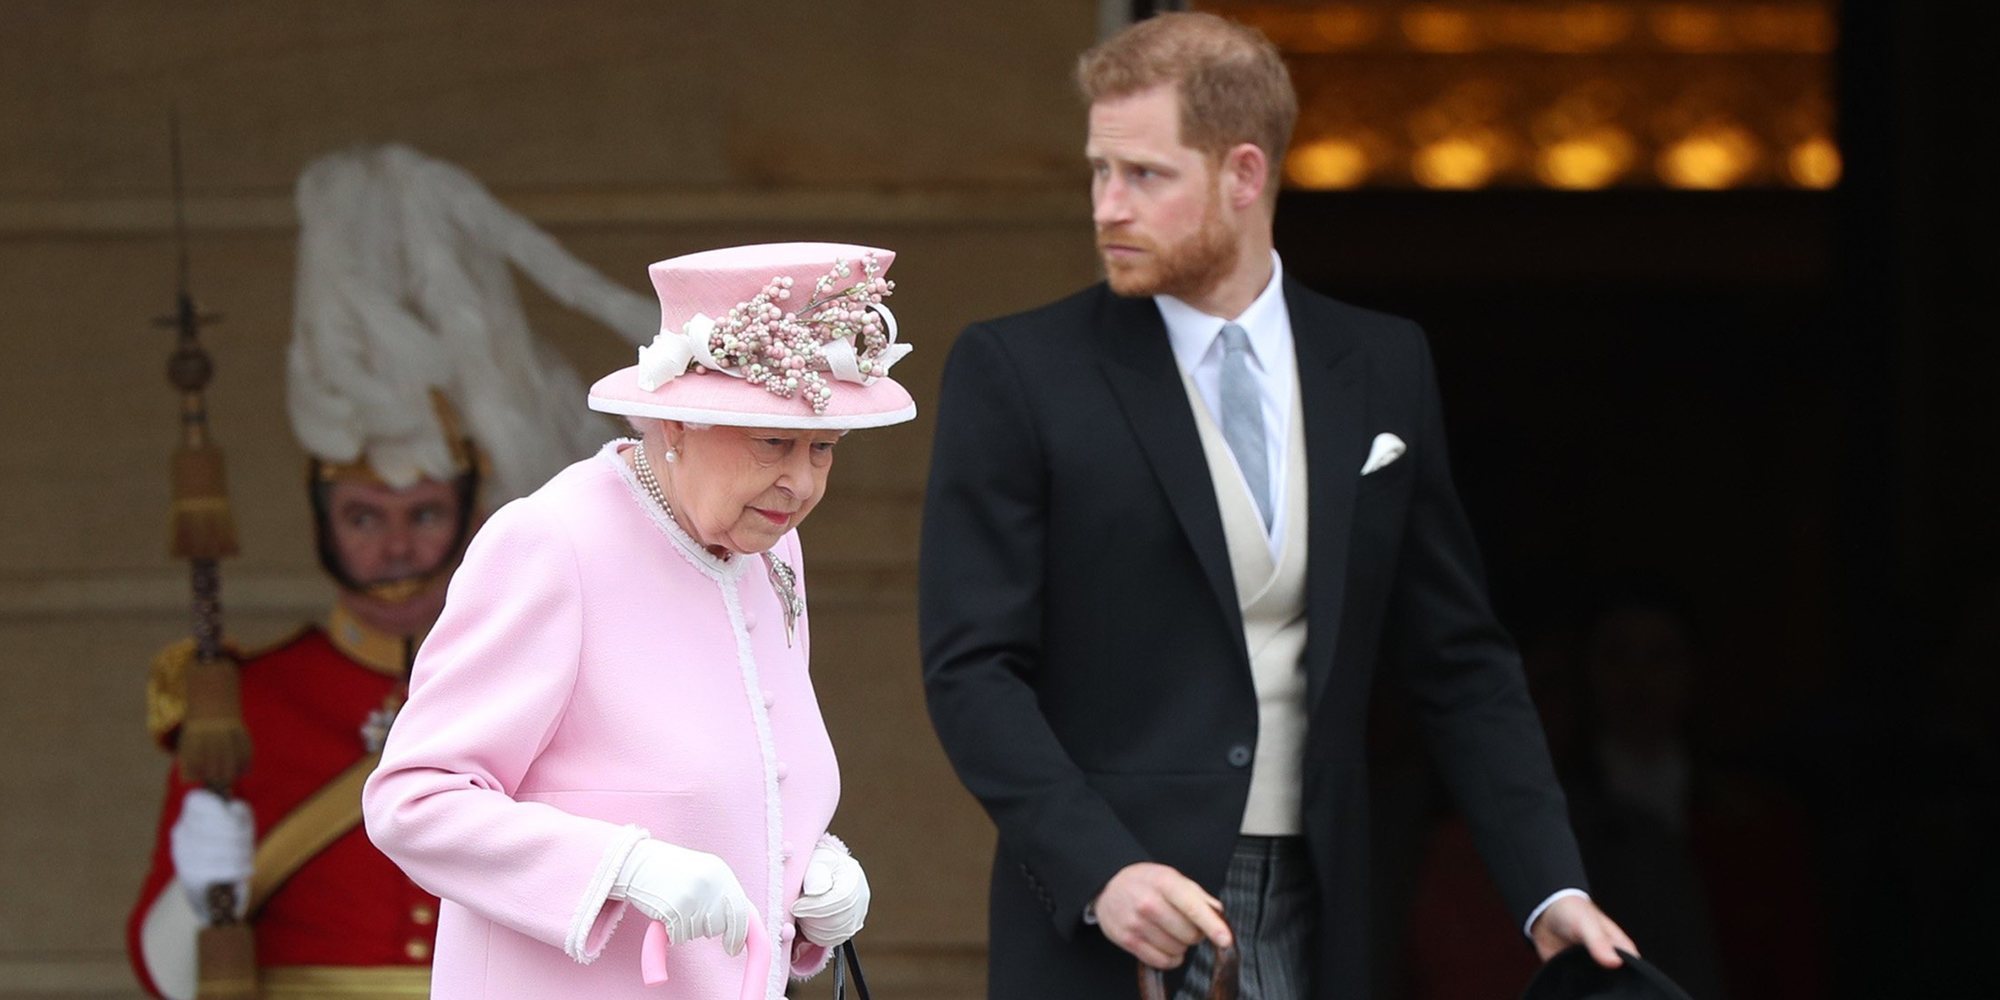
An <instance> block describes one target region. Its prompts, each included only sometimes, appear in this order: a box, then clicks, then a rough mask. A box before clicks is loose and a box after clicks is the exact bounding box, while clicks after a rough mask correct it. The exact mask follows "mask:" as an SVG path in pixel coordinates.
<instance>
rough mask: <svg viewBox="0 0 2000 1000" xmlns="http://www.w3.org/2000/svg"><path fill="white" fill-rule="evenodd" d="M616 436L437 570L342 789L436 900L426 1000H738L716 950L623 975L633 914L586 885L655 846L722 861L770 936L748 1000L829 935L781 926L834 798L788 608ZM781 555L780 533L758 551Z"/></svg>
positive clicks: (825, 745) (792, 554) (802, 627)
mask: <svg viewBox="0 0 2000 1000" xmlns="http://www.w3.org/2000/svg"><path fill="white" fill-rule="evenodd" d="M621 447H622V445H621V444H619V443H614V444H612V445H607V446H606V447H605V449H604V450H603V451H601V452H599V453H598V454H597V455H596V456H595V457H593V458H590V459H587V460H585V461H582V462H578V463H577V464H575V465H572V466H570V467H569V468H568V469H565V470H563V471H562V472H561V473H559V474H558V475H557V476H556V477H555V478H554V479H552V480H550V481H549V482H548V484H547V485H545V486H543V487H542V488H541V489H539V490H537V491H535V493H533V494H532V495H530V496H527V497H524V498H522V499H520V500H517V501H515V502H513V503H510V504H508V505H506V506H505V507H502V508H501V509H500V510H499V511H498V512H496V513H495V514H494V515H493V517H492V519H491V520H489V521H488V522H487V524H486V525H485V527H483V528H481V529H480V531H479V533H478V535H477V536H476V537H475V538H474V539H473V541H472V544H471V546H470V548H469V549H468V551H467V552H466V556H465V563H464V565H463V566H462V567H461V568H460V569H459V571H458V573H457V574H456V576H455V577H454V578H453V580H452V584H451V592H450V597H449V599H448V601H447V603H446V605H445V609H444V615H443V617H441V618H440V619H439V620H438V623H437V627H436V628H435V629H433V630H432V631H431V634H430V637H429V639H427V640H426V641H425V643H424V646H423V649H422V651H421V652H420V653H419V654H418V656H417V662H416V670H415V673H414V675H413V676H412V679H411V684H410V699H409V702H408V704H406V705H404V706H403V710H402V714H401V715H400V716H399V717H398V718H397V719H396V723H395V726H394V728H393V729H392V731H391V732H390V734H389V742H388V746H387V748H386V749H385V750H384V752H383V756H382V764H381V767H380V768H379V769H378V770H377V771H376V772H375V774H374V775H373V777H371V778H370V779H369V781H368V786H367V790H366V792H365V793H364V795H363V805H364V808H365V811H366V815H367V822H368V835H369V836H370V837H371V838H373V839H374V841H375V843H376V845H377V846H379V847H380V848H381V849H382V851H383V852H384V853H386V854H387V855H388V856H389V857H390V858H392V859H394V860H395V861H396V863H397V864H399V865H401V866H402V868H403V870H404V871H405V872H407V873H409V875H410V877H411V878H413V879H415V880H416V882H417V883H418V884H419V885H422V886H423V887H424V888H426V889H428V890H430V891H431V892H434V893H436V894H437V895H439V896H441V897H443V900H444V903H443V905H442V907H441V911H442V912H441V913H440V915H439V920H438V934H437V952H436V959H435V968H434V972H433V976H432V982H433V986H432V993H431V995H432V996H433V997H439V998H454V1000H455V998H466V997H508V998H535V997H550V998H564V1000H570V998H576V997H589V998H591V1000H614V998H619V997H632V998H647V1000H709V998H716V1000H721V998H730V1000H734V998H735V997H737V995H738V992H739V990H740V989H741V985H742V980H743V976H744V969H745V963H744V960H743V959H742V958H740V957H739V958H735V959H731V958H729V957H727V956H726V955H724V953H723V951H722V947H721V945H720V944H719V943H718V942H716V941H714V940H697V941H692V942H689V943H687V944H685V945H681V946H678V947H675V948H672V949H670V954H669V956H668V966H667V971H668V975H669V980H668V982H667V983H666V984H664V985H661V986H658V987H651V988H648V987H646V986H644V985H642V983H641V979H640V965H639V953H640V942H641V939H642V938H643V937H644V934H643V931H644V930H645V927H646V921H645V918H644V916H643V915H637V914H635V916H634V918H633V919H632V920H631V921H630V922H628V923H627V924H626V925H625V926H624V927H623V929H622V931H621V929H620V924H619V921H620V919H621V918H623V917H625V916H626V909H627V905H626V904H625V903H624V902H622V901H616V902H608V901H607V899H606V893H607V892H608V890H609V889H610V886H611V881H612V879H613V877H614V876H615V875H616V874H617V873H618V870H619V868H620V866H621V865H622V864H623V863H624V860H625V856H626V854H627V853H628V852H629V851H630V850H631V849H632V846H633V845H634V844H635V843H637V842H638V841H639V839H640V838H642V837H646V836H651V837H653V838H654V839H657V840H663V841H666V842H668V843H671V844H677V845H680V846H682V847H689V848H695V849H698V850H703V851H709V852H712V853H714V854H717V855H720V856H721V857H722V858H723V859H724V860H726V861H727V862H728V863H729V866H730V867H731V869H733V870H734V871H735V873H736V877H737V879H738V880H739V881H740V882H741V883H742V884H743V889H744V891H745V892H746V893H748V894H749V896H750V899H751V901H752V903H754V904H755V905H756V906H757V908H758V911H759V913H760V914H761V915H762V917H763V919H764V923H765V925H766V926H767V927H768V928H770V933H771V936H772V942H773V953H774V954H775V955H776V956H779V959H780V960H778V961H774V962H772V963H771V966H772V968H771V970H770V973H769V978H768V980H767V984H766V990H765V996H766V997H768V998H771V1000H776V998H778V997H779V996H780V995H781V993H782V988H783V985H784V980H785V973H786V971H787V970H786V968H785V966H786V965H787V963H786V962H785V961H784V960H783V959H784V958H785V957H786V956H789V958H790V963H789V964H790V965H791V971H792V972H794V973H795V974H800V975H804V974H810V973H811V972H814V971H817V970H818V969H819V968H820V967H822V966H823V965H824V964H825V961H826V957H827V956H826V952H825V949H822V948H818V947H815V946H812V945H810V944H807V943H806V942H805V941H804V940H802V939H797V938H796V931H795V929H794V927H793V924H792V921H791V919H790V917H789V914H790V912H791V906H792V903H793V902H794V901H795V900H796V899H797V898H798V895H799V886H800V883H801V882H802V881H803V879H804V877H805V866H806V862H807V860H808V859H809V857H810V855H811V853H812V848H813V846H814V844H815V843H816V842H818V841H819V840H820V838H821V837H822V836H824V835H825V832H826V828H827V823H828V821H829V820H830V819H831V818H832V816H833V811H834V805H835V803H836V802H837V801H838V799H839V796H840V778H839V772H838V770H837V768H836V766H835V763H834V756H833V746H832V744H831V743H829V742H828V740H827V735H826V725H825V723H824V721H822V719H821V718H820V712H819V703H818V701H817V699H816V698H815V696H814V694H813V687H812V681H811V679H810V678H809V677H808V676H807V673H806V663H807V660H808V656H807V653H808V650H809V644H808V640H807V631H806V620H805V617H804V616H803V615H802V616H800V618H799V620H798V623H797V628H796V634H795V635H794V636H793V638H792V640H791V641H790V642H789V643H788V642H787V640H786V635H785V621H784V612H783V605H781V604H780V603H779V599H778V597H777V594H776V591H775V590H774V587H773V584H772V582H771V579H770V575H769V573H768V572H767V570H766V567H765V562H764V559H763V558H762V557H760V556H750V557H744V556H737V557H735V558H732V559H730V560H728V561H727V562H723V561H719V560H716V559H714V558H713V557H711V556H709V555H708V554H707V553H706V552H704V551H703V550H701V549H700V548H699V547H698V546H696V545H695V544H694V543H693V542H692V541H691V540H690V539H688V538H687V536H686V535H684V534H681V533H680V531H679V528H678V527H677V526H675V525H673V523H672V522H671V521H670V520H669V519H667V518H666V517H665V515H664V514H662V513H661V512H660V511H659V509H658V508H657V507H656V506H654V505H653V504H652V503H651V502H650V501H649V500H648V499H647V498H646V496H645V494H644V493H643V492H642V491H641V489H640V487H639V485H638V482H637V480H636V479H635V478H634V477H633V476H632V474H631V470H630V469H629V468H627V467H626V464H625V462H624V460H623V458H622V457H621V454H620V452H621ZM772 552H773V554H774V555H778V556H780V557H782V558H784V559H785V560H786V561H788V562H790V563H791V564H792V566H793V567H794V569H798V570H801V573H800V575H799V586H800V588H801V596H803V589H804V586H805V578H804V575H803V572H802V570H803V567H802V566H801V563H800V555H799V541H798V537H797V535H796V534H790V535H787V536H785V538H784V539H783V540H782V541H780V542H779V544H778V546H777V547H776V548H775V549H773V550H772Z"/></svg>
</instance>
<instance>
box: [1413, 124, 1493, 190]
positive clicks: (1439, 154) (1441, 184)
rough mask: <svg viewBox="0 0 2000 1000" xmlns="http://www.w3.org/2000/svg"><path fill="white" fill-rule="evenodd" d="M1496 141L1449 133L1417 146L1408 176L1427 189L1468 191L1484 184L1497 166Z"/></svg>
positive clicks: (1491, 177)
mask: <svg viewBox="0 0 2000 1000" xmlns="http://www.w3.org/2000/svg"><path fill="white" fill-rule="evenodd" d="M1499 160H1500V157H1499V155H1498V150H1497V149H1496V148H1495V144H1494V143H1493V142H1492V141H1491V140H1490V139H1487V138H1485V137H1480V136H1471V135H1452V136H1446V137H1445V138H1443V139H1439V140H1438V141H1436V142H1433V143H1428V144H1426V145H1424V146H1423V147H1421V148H1419V149H1418V150H1417V152H1416V155H1415V156H1413V157H1411V159H1410V176H1411V177H1413V178H1415V179H1416V182H1417V183H1418V184H1421V185H1423V186H1424V187H1427V188H1445V189H1449V190H1467V189H1470V188H1479V187H1485V186H1486V184H1487V182H1488V181H1490V180H1492V179H1493V174H1494V172H1495V171H1497V170H1499V169H1500V162H1499Z"/></svg>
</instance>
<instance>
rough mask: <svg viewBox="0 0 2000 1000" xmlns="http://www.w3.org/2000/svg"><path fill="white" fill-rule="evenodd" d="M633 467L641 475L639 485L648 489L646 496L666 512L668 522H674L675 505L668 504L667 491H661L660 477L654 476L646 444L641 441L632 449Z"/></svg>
mask: <svg viewBox="0 0 2000 1000" xmlns="http://www.w3.org/2000/svg"><path fill="white" fill-rule="evenodd" d="M632 466H633V468H634V469H635V470H636V471H637V472H638V473H639V485H640V486H643V487H645V488H646V495H647V496H650V497H652V498H653V502H654V503H656V504H659V505H660V509H661V510H663V511H666V513H667V519H668V520H672V519H673V516H674V505H673V504H670V503H668V502H667V494H666V491H665V490H662V489H660V480H659V477H657V476H655V475H653V463H652V462H650V461H647V459H646V442H644V441H641V442H639V444H638V445H637V446H636V447H634V448H633V449H632Z"/></svg>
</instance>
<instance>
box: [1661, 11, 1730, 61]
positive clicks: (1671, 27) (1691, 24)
mask: <svg viewBox="0 0 2000 1000" xmlns="http://www.w3.org/2000/svg"><path fill="white" fill-rule="evenodd" d="M1651 22H1652V28H1653V37H1655V38H1658V39H1659V40H1660V42H1661V43H1662V44H1664V45H1666V46H1667V47H1668V48H1670V49H1681V50H1683V51H1687V52H1720V51H1722V50H1724V49H1727V48H1729V41H1730V39H1729V23H1728V22H1727V21H1726V20H1724V19H1723V16H1722V12H1721V11H1719V10H1716V9H1714V8H1712V7H1704V6H1701V5H1698V4H1691V3H1672V4H1661V5H1660V6H1658V7H1655V8H1654V9H1653V12H1652V17H1651Z"/></svg>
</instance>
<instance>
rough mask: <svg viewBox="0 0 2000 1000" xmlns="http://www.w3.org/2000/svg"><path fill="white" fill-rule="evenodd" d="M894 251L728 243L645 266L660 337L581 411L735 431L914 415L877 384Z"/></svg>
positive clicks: (893, 391)
mask: <svg viewBox="0 0 2000 1000" xmlns="http://www.w3.org/2000/svg"><path fill="white" fill-rule="evenodd" d="M895 259H896V255H895V254H894V253H892V252H890V251H888V250H881V249H877V248H874V247H864V246H852V245H849V244H844V243H764V244H757V245H753V246H741V247H727V248H724V249H720V250H707V251H703V252H701V253H695V254H688V255H687V256H684V257H675V258H673V259H671V260H663V261H660V262H659V263H657V264H654V265H653V266H652V267H650V268H649V269H648V270H649V271H650V272H651V274H652V278H653V287H654V289H655V290H656V291H658V292H659V295H660V332H659V335H658V336H656V337H654V338H653V342H652V343H651V344H647V345H644V346H642V347H640V348H639V363H638V364H635V365H632V366H631V367H629V368H623V369H620V370H618V371H615V372H612V373H611V374H609V375H606V376H605V377H603V378H601V379H599V380H598V381H597V384H596V385H593V386H591V387H590V408H591V409H593V410H599V411H602V412H604V413H615V414H620V415H623V416H628V417H658V418H661V419H665V420H686V421H691V422H695V423H704V424H721V425H727V426H734V427H784V428H798V429H808V430H848V429H854V428H862V427H882V426H886V425H889V424H898V423H902V422H903V421H906V420H910V419H913V418H914V417H916V415H917V404H916V402H915V401H914V400H912V399H911V398H910V394H909V392H907V391H906V390H904V389H903V387H902V386H900V385H897V384H896V383H895V382H894V381H892V380H890V379H889V378H888V374H889V369H890V368H891V367H893V366H894V365H895V364H896V362H898V361H901V360H902V359H903V357H904V356H905V355H907V354H909V353H910V345H908V344H899V343H897V342H896V317H895V314H893V313H891V312H890V311H889V307H888V306H886V305H884V304H883V300H885V299H887V298H888V297H889V296H890V295H891V294H893V293H894V291H895V287H896V283H895V282H893V281H890V280H888V279H887V278H885V277H883V275H884V274H885V273H886V272H887V271H888V270H889V265H890V263H891V262H893V261H894V260H895Z"/></svg>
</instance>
